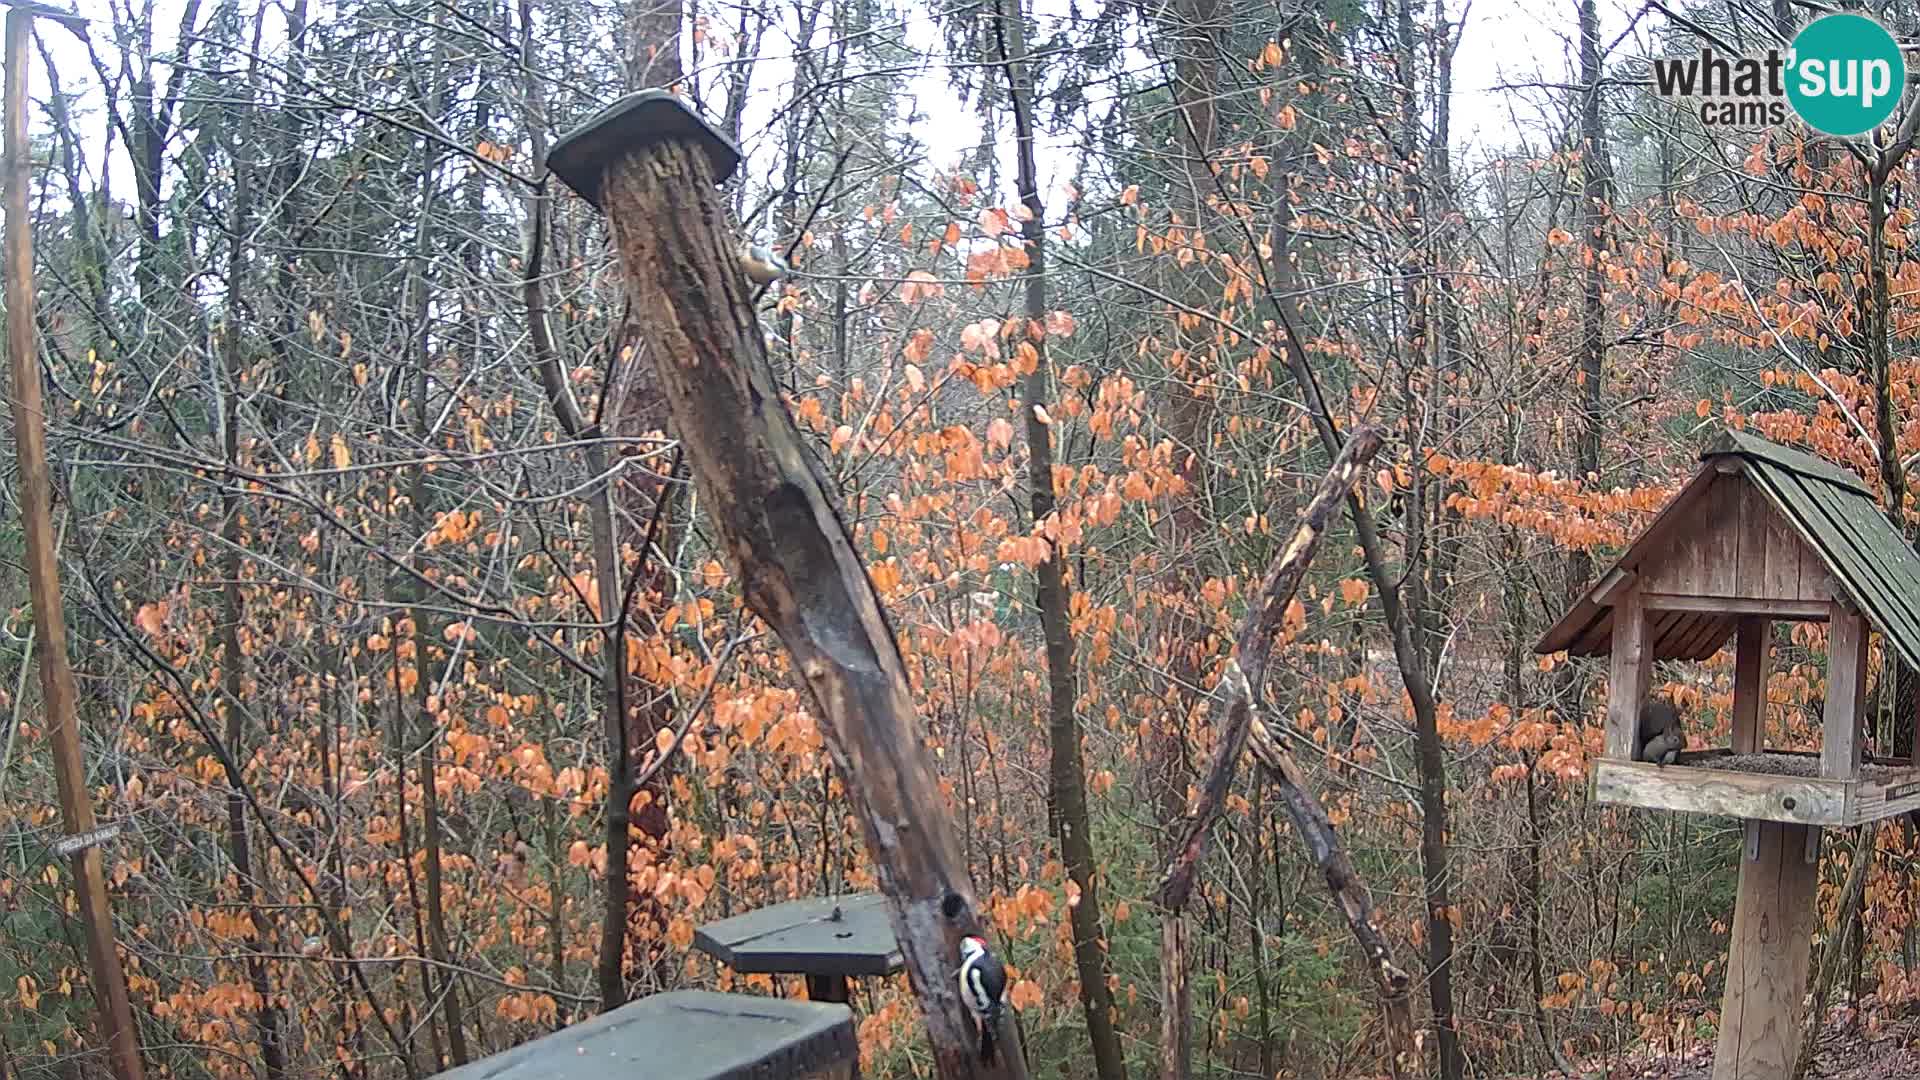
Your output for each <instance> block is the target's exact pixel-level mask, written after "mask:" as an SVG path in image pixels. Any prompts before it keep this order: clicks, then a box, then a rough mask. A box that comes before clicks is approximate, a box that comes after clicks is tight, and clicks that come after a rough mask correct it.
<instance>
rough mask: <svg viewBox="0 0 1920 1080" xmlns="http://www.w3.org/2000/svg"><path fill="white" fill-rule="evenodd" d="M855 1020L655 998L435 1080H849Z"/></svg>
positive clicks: (703, 998)
mask: <svg viewBox="0 0 1920 1080" xmlns="http://www.w3.org/2000/svg"><path fill="white" fill-rule="evenodd" d="M859 1068H860V1049H859V1046H858V1044H857V1043H856V1042H855V1039H854V1025H853V1014H852V1013H850V1012H848V1011H847V1010H846V1008H845V1007H844V1006H839V1005H828V1004H821V1003H817V1002H811V1001H789V1000H783V999H780V998H768V997H752V996H749V995H747V994H716V993H713V992H712V991H709V990H680V991H676V992H674V993H670V994H655V995H653V996H652V997H646V998H641V999H640V1000H639V1001H635V1002H631V1003H629V1004H626V1005H622V1006H620V1007H619V1008H617V1009H614V1010H613V1011H612V1012H607V1013H602V1014H600V1015H599V1016H596V1017H594V1018H593V1019H591V1020H588V1021H585V1022H584V1023H579V1024H575V1025H573V1026H572V1027H566V1028H562V1029H560V1030H559V1031H556V1032H553V1033H552V1034H550V1035H543V1036H541V1037H540V1038H538V1039H534V1040H533V1041H531V1042H526V1043H522V1044H520V1045H519V1046H516V1047H514V1048H513V1049H511V1050H503V1051H501V1052H500V1053H498V1054H494V1055H493V1056H491V1057H487V1058H482V1059H481V1060H479V1061H475V1062H472V1063H470V1064H467V1065H462V1066H461V1067H459V1068H457V1069H450V1070H448V1071H446V1072H443V1073H441V1074H440V1075H439V1077H438V1078H437V1080H608V1078H612V1077H621V1078H632V1080H640V1078H645V1080H773V1078H776V1077H782V1078H784V1077H793V1078H795V1080H852V1078H853V1077H855V1076H857V1075H858V1074H859Z"/></svg>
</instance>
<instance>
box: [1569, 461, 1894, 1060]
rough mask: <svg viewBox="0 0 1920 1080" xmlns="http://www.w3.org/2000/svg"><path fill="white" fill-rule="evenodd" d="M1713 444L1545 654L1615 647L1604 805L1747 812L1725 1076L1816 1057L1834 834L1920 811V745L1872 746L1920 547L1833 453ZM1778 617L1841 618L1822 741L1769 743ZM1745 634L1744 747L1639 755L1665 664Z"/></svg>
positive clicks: (1601, 765) (1830, 643) (1831, 625)
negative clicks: (1664, 759) (1660, 759)
mask: <svg viewBox="0 0 1920 1080" xmlns="http://www.w3.org/2000/svg"><path fill="white" fill-rule="evenodd" d="M1700 460H1701V468H1700V471H1699V472H1697V473H1696V474H1695V475H1694V477H1693V479H1692V480H1691V481H1689V482H1688V483H1687V485H1686V487H1685V488H1683V489H1681V491H1680V493H1679V494H1678V495H1676V496H1674V498H1673V499H1672V500H1671V501H1670V502H1668V503H1667V505H1666V506H1665V507H1664V508H1663V509H1662V510H1661V511H1660V513H1659V515H1658V516H1656V517H1655V518H1654V520H1653V522H1652V523H1651V524H1650V525H1649V526H1648V527H1647V529H1646V531H1645V532H1644V533H1642V534H1641V535H1640V536H1639V537H1638V538H1637V539H1636V540H1635V541H1634V542H1633V545H1632V546H1631V547H1629V548H1628V549H1627V552H1626V554H1625V555H1622V556H1621V557H1620V561H1619V562H1618V563H1616V564H1615V565H1614V566H1613V568H1612V569H1610V570H1608V571H1607V572H1606V574H1604V575H1603V576H1602V577H1601V578H1600V580H1598V581H1597V582H1595V583H1594V584H1593V585H1592V587H1591V588H1589V589H1588V590H1587V591H1586V592H1585V593H1583V594H1582V595H1581V596H1580V597H1579V598H1578V599H1577V600H1576V601H1575V603H1574V605H1573V607H1572V609H1571V610H1569V611H1568V612H1567V613H1566V614H1565V615H1564V616H1562V617H1561V619H1560V621H1559V622H1558V623H1556V624H1554V626H1553V628H1552V629H1550V630H1548V631H1547V633H1546V636H1544V637H1543V638H1541V639H1540V641H1539V642H1538V643H1537V644H1536V645H1535V646H1534V650H1535V651H1536V652H1539V653H1542V654H1551V653H1559V652H1565V653H1567V654H1569V655H1571V656H1606V657H1608V658H1609V660H1610V663H1611V674H1610V678H1609V683H1608V691H1607V726H1606V749H1605V752H1604V753H1603V755H1602V756H1601V758H1600V760H1599V761H1598V762H1597V763H1596V764H1595V766H1594V770H1593V784H1594V798H1595V800H1596V801H1598V802H1603V803H1614V804H1617V805H1622V806H1639V807H1646V808H1648V809H1655V810H1670V811H1680V812H1684V813H1695V814H1717V815H1724V816H1729V817H1737V818H1741V819H1743V820H1744V821H1745V823H1746V826H1745V833H1746V843H1745V847H1746V850H1745V852H1744V857H1743V859H1742V860H1741V864H1740V884H1739V891H1738V893H1737V894H1736V898H1735V901H1734V919H1733V928H1732V934H1731V941H1730V943H1729V946H1728V960H1727V969H1726V970H1727V989H1726V999H1725V1001H1724V1003H1723V1004H1722V1008H1721V1024H1720V1041H1719V1049H1718V1051H1717V1052H1716V1053H1715V1055H1714V1066H1713V1077H1714V1080H1777V1078H1779V1077H1782V1076H1786V1075H1787V1074H1788V1071H1789V1070H1790V1069H1791V1068H1792V1066H1793V1063H1794V1061H1795V1059H1796V1057H1797V1055H1798V1053H1799V1046H1800V1039H1801V1033H1802V1024H1803V1022H1804V1017H1803V1016H1802V1015H1801V1013H1802V1004H1801V997H1802V992H1803V990H1804V988H1805V986H1806V980H1807V964H1808V953H1809V950H1810V947H1811V941H1812V932H1813V915H1812V912H1813V908H1814V903H1813V901H1814V886H1815V883H1816V871H1817V863H1818V854H1819V850H1820V830H1821V829H1822V828H1830V827H1835V826H1853V825H1864V824H1867V823H1869V822H1874V821H1879V820H1881V819H1883V818H1890V817H1894V816H1897V815H1900V814H1904V813H1906V812H1908V811H1910V810H1915V809H1920V768H1915V767H1914V766H1915V763H1916V762H1920V743H1917V744H1916V745H1909V746H1902V747H1897V748H1893V749H1894V752H1893V754H1892V755H1890V756H1889V758H1887V759H1885V760H1868V758H1867V757H1866V754H1865V742H1866V740H1865V709H1864V708H1863V704H1864V702H1865V699H1866V683H1867V678H1868V675H1869V670H1868V669H1869V661H1868V658H1869V653H1868V648H1869V643H1870V641H1871V639H1872V636H1873V634H1874V633H1875V632H1878V633H1879V634H1880V637H1881V641H1882V646H1883V652H1884V654H1885V656H1886V657H1887V658H1888V660H1889V661H1891V660H1893V659H1894V658H1896V657H1897V658H1898V659H1900V660H1903V661H1905V664H1906V666H1907V668H1908V670H1910V671H1912V670H1920V556H1916V555H1915V554H1914V551H1913V549H1912V548H1911V547H1910V546H1909V545H1908V544H1907V542H1906V538H1905V537H1903V536H1902V535H1901V534H1900V531H1899V530H1898V529H1896V528H1895V527H1894V526H1893V525H1892V524H1891V523H1890V522H1889V521H1888V520H1887V518H1886V517H1885V515H1883V514H1882V513H1881V512H1880V509H1879V506H1878V504H1877V503H1876V502H1875V501H1874V496H1873V492H1872V489H1870V488H1869V487H1868V486H1867V485H1866V484H1865V483H1864V482H1862V481H1861V480H1860V478H1859V477H1857V476H1855V475H1853V474H1852V473H1849V472H1847V471H1845V470H1844V469H1840V468H1838V467H1836V466H1834V465H1832V464H1829V463H1828V462H1825V461H1822V460H1820V459H1819V458H1816V457H1813V456H1811V455H1809V454H1805V453H1802V452H1800V451H1798V450H1793V449H1790V448H1788V447H1785V446H1780V445H1778V444H1775V443H1772V442H1769V441H1767V440H1765V439H1762V438H1758V437H1756V436H1753V435H1749V434H1746V433H1744V432H1739V431H1726V432H1723V433H1722V434H1721V435H1720V436H1719V437H1718V438H1716V439H1715V440H1714V441H1713V442H1712V443H1710V444H1709V445H1708V446H1707V448H1706V449H1705V450H1704V451H1703V452H1702V453H1701V455H1700ZM1775 622H1824V623H1826V624H1827V680H1826V681H1827V693H1826V701H1825V706H1824V708H1825V712H1824V714H1823V715H1822V717H1821V729H1820V749H1819V750H1818V751H1817V752H1813V753H1807V752H1796V751H1789V750H1784V749H1777V748H1770V747H1768V746H1766V745H1765V742H1766V703H1767V670H1768V664H1769V661H1770V659H1771V656H1770V653H1771V649H1772V643H1773V624H1774V623H1775ZM1730 638H1731V639H1733V640H1734V676H1733V717H1732V719H1733V723H1732V729H1733V734H1732V740H1731V745H1729V746H1725V747H1720V748H1715V749H1708V750H1696V751H1690V752H1685V753H1682V754H1680V755H1679V757H1678V759H1677V760H1675V761H1674V762H1673V763H1672V764H1670V765H1659V764H1653V763H1650V762H1645V761H1640V760H1637V754H1638V752H1639V742H1638V738H1639V728H1638V725H1639V720H1640V716H1641V712H1642V710H1643V709H1644V707H1645V705H1646V701H1647V691H1648V687H1649V683H1650V682H1651V679H1652V671H1653V664H1654V661H1656V660H1705V659H1707V658H1709V657H1711V656H1713V655H1714V654H1715V653H1718V652H1719V651H1720V650H1721V648H1722V647H1723V646H1725V645H1726V643H1727V641H1728V639H1730ZM1885 666H1886V667H1887V668H1889V669H1890V668H1892V667H1894V665H1893V664H1891V663H1889V664H1888V665H1885ZM1883 678H1884V675H1883ZM1903 696H1904V695H1903ZM1906 707H1909V708H1911V707H1913V706H1912V705H1911V704H1909V705H1907V706H1906ZM1915 719H1916V721H1920V717H1916V718H1915ZM1681 726H1682V727H1683V728H1685V727H1686V726H1687V725H1686V723H1685V720H1684V717H1683V719H1682V724H1681ZM1696 726H1697V725H1696ZM1913 727H1914V732H1915V738H1916V740H1920V722H1916V723H1915V724H1914V725H1913ZM1882 749H1885V748H1882Z"/></svg>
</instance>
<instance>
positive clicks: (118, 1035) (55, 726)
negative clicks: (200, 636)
mask: <svg viewBox="0 0 1920 1080" xmlns="http://www.w3.org/2000/svg"><path fill="white" fill-rule="evenodd" d="M34 14H35V9H33V8H20V7H16V8H13V9H12V10H10V11H8V12H7V86H6V125H7V133H6V172H7V181H6V202H7V218H6V221H7V283H6V297H7V368H8V371H9V372H10V373H11V378H12V382H13V386H12V393H11V395H10V396H11V398H12V405H13V430H14V446H15V453H16V455H17V456H18V458H19V463H20V525H21V529H22V531H24V532H25V533H26V540H27V590H28V592H29V594H31V596H32V598H33V624H34V630H35V637H36V638H37V639H38V641H39V646H40V647H39V657H38V658H39V667H40V693H41V696H42V697H43V698H44V705H45V709H46V724H47V732H48V736H49V739H50V741H51V742H52V743H53V771H54V779H55V782H56V783H57V785H58V788H59V794H60V823H61V826H62V827H63V828H64V829H65V830H66V833H67V835H68V836H69V837H79V836H81V835H82V834H86V833H89V832H92V831H93V828H94V818H93V804H92V802H91V801H89V799H88V798H87V770H86V764H85V762H84V761H82V759H81V750H80V721H79V716H78V706H77V700H78V694H77V693H76V691H75V689H74V682H73V667H72V665H71V663H70V662H69V661H68V659H67V618H66V611H65V610H64V609H63V607H62V605H61V601H60V564H59V552H58V551H57V550H56V547H55V543H54V538H53V482H52V478H51V476H50V475H49V474H48V469H47V430H46V422H45V421H46V404H45V402H44V401H43V399H42V395H41V392H40V355H39V346H38V344H37V342H36V340H35V325H34V319H35V315H34V298H33V222H32V220H31V219H30V218H29V216H28V209H27V192H28V189H29V188H30V187H32V184H33V163H32V161H31V160H30V159H29V158H28V155H27V64H28V63H29V60H28V56H27V38H28V36H29V35H30V34H31V33H32V30H33V16H34ZM61 21H63V22H69V20H66V19H63V20H61ZM69 25H71V23H70V22H69ZM70 862H71V865H72V869H73V877H74V892H75V893H77V894H78V895H79V901H80V924H81V929H82V932H83V934H84V935H85V937H86V940H87V966H88V968H89V969H90V971H91V973H90V979H91V982H92V991H93V997H94V1002H95V1004H96V1006H97V1008H98V1010H99V1020H100V1037H101V1039H102V1040H103V1041H105V1043H106V1044H107V1060H108V1062H109V1065H110V1067H111V1068H112V1070H113V1075H114V1076H115V1078H116V1080H141V1066H140V1044H139V1041H138V1038H137V1033H136V1031H135V1030H134V1026H133V1010H132V1009H131V1008H130V1007H129V1006H128V1004H127V982H126V977H125V975H123V974H122V972H121V970H120V952H119V950H118V949H117V948H116V947H115V945H114V939H113V912H112V910H111V909H110V908H109V906H108V904H107V879H106V874H105V872H104V871H103V869H102V867H101V858H100V847H99V844H98V843H81V844H80V845H79V846H78V847H77V848H76V849H75V850H74V851H73V853H72V855H71V857H70Z"/></svg>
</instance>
